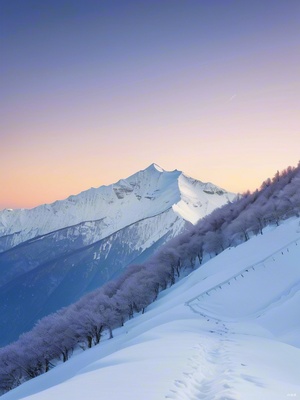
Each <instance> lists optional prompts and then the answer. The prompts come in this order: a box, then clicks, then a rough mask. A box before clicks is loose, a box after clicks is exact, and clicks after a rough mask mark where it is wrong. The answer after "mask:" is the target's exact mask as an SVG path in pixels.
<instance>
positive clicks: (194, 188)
mask: <svg viewBox="0 0 300 400" xmlns="http://www.w3.org/2000/svg"><path fill="white" fill-rule="evenodd" d="M234 196H235V195H234V194H233V193H228V192H226V191H225V190H224V189H221V188H219V187H217V186H215V185H213V184H211V183H203V182H200V181H197V180H195V179H192V178H190V177H188V176H186V175H184V174H183V173H182V172H181V171H177V170H175V171H172V172H169V171H164V170H163V169H162V168H160V167H159V166H157V165H156V164H152V165H150V166H149V167H148V168H146V169H145V170H142V171H139V172H137V173H136V174H134V175H132V176H130V177H129V178H127V179H121V180H120V181H118V182H117V183H114V184H112V185H109V186H100V187H99V188H97V189H95V188H91V189H89V190H86V191H84V192H82V193H80V194H78V195H76V196H70V197H68V198H67V199H65V200H60V201H56V202H54V203H52V204H44V205H41V206H38V207H35V208H33V209H29V210H27V209H17V210H11V209H5V210H3V211H1V212H0V237H2V239H1V240H0V250H1V249H2V250H7V249H9V248H10V247H13V246H16V245H17V244H19V243H22V242H24V241H26V240H29V239H32V238H34V237H37V236H41V235H44V234H47V233H49V232H53V231H56V230H59V229H62V228H65V227H68V226H74V225H78V224H80V223H82V222H87V221H98V224H97V227H98V230H97V232H95V230H93V231H92V233H91V236H92V237H91V238H90V240H88V237H86V238H85V240H86V244H87V243H88V242H91V241H95V239H94V238H95V235H96V237H97V240H100V239H102V238H104V237H106V236H108V235H110V234H111V233H113V232H116V231H117V230H120V229H122V228H124V227H125V226H128V225H130V224H132V223H134V222H136V221H139V220H142V219H145V218H148V217H153V216H154V215H157V214H160V213H162V212H165V211H167V210H168V209H170V208H172V209H173V211H174V212H175V213H176V214H177V215H179V216H180V217H181V218H183V219H184V220H186V221H189V222H191V223H195V222H197V221H198V220H199V219H200V218H203V217H204V216H205V215H207V214H208V213H210V212H211V211H212V210H213V209H214V208H216V207H220V206H222V205H223V204H225V203H226V202H227V201H229V200H232V199H233V198H234ZM86 236H87V232H86Z"/></svg>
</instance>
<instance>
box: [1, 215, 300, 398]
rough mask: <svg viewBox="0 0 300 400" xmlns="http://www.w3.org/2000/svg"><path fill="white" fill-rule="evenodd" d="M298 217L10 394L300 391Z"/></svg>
mask: <svg viewBox="0 0 300 400" xmlns="http://www.w3.org/2000/svg"><path fill="white" fill-rule="evenodd" d="M299 260H300V219H299V218H292V219H290V220H287V221H285V222H284V223H282V225H280V226H279V227H276V228H275V227H271V228H270V227H269V228H266V229H265V231H264V234H263V235H258V236H255V237H253V238H252V239H251V240H249V241H247V242H245V243H243V244H241V245H240V246H238V247H236V248H228V249H227V250H225V251H224V252H223V253H221V254H220V255H218V256H216V257H215V258H213V259H211V260H210V261H208V262H207V263H205V264H204V265H202V266H201V267H200V268H199V269H198V270H196V271H194V272H193V273H191V274H190V275H189V276H188V277H186V278H184V279H182V280H181V281H179V282H178V283H177V284H175V285H174V286H172V287H171V288H170V289H168V290H166V291H164V292H162V293H161V294H160V296H159V299H158V300H157V301H156V302H155V303H153V304H152V305H151V306H150V307H149V308H148V309H147V311H146V313H145V314H143V315H139V316H136V317H135V318H134V319H132V320H130V321H128V322H127V323H126V324H125V326H124V327H122V328H119V329H117V330H116V331H115V338H114V339H111V340H106V341H103V342H102V343H101V344H100V345H99V346H96V347H94V348H92V349H90V350H88V351H85V352H80V353H79V354H77V355H74V356H73V358H71V360H69V361H68V362H67V363H65V364H62V365H59V366H57V367H56V368H54V369H53V370H51V371H50V372H48V373H46V374H44V375H42V376H39V377H38V378H35V379H33V380H31V381H28V382H26V383H25V384H23V385H22V386H20V387H18V388H16V389H15V390H13V391H11V392H9V393H7V394H6V395H4V396H3V400H18V399H23V398H26V399H27V400H50V399H54V398H55V399H64V400H83V399H86V398H88V399H91V400H93V399H98V398H99V397H101V398H103V399H107V400H108V399H109V400H120V399H130V400H140V399H143V400H158V399H166V398H168V399H175V400H179V399H181V400H183V399H185V400H198V399H204V400H210V399H216V400H221V399H223V400H225V399H227V400H229V399H230V400H238V399H241V400H263V399H264V400H282V399H286V398H296V397H298V396H299V395H300V379H299V376H300V341H299V337H300V335H299V334H300V319H299V308H300V291H299V289H300V284H299V281H300V264H299Z"/></svg>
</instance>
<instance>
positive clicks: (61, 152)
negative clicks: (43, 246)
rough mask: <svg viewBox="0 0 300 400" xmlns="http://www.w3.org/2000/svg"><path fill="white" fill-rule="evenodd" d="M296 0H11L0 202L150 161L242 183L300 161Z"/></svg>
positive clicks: (5, 15)
mask: <svg viewBox="0 0 300 400" xmlns="http://www.w3.org/2000/svg"><path fill="white" fill-rule="evenodd" d="M299 20H300V1H299V0H282V1H279V0H272V1H270V0H259V1H256V0H254V1H243V0H236V1H234V0H233V1H231V0H222V1H217V0H201V1H200V0H197V1H189V0H186V1H183V0H180V1H178V0H159V1H156V0H147V1H141V0H140V1H126V0H119V1H113V0H109V1H100V0H99V1H91V0H84V1H83V0H82V1H81V0H79V1H74V0H73V1H65V0H52V1H48V0H43V1H40V0H36V1H33V0H0V35H1V36H0V54H1V59H0V141H1V142H0V209H1V208H5V207H8V208H16V207H33V206H36V205H38V204H41V203H48V202H52V201H54V200H56V199H61V198H65V197H67V196H68V195H70V194H76V193H78V192H80V191H82V190H85V189H88V188H89V187H91V186H94V187H97V186H100V185H102V184H110V183H113V182H114V181H116V180H118V179H120V178H125V177H127V176H128V175H131V174H132V173H134V172H136V171H138V170H140V169H143V168H146V167H147V166H148V165H149V164H151V163H152V162H155V163H157V164H159V165H160V166H161V167H162V168H164V169H166V170H173V169H175V168H177V169H179V170H183V171H184V172H185V173H186V174H188V175H190V176H192V177H194V178H197V179H200V180H202V181H212V182H214V183H215V184H218V185H220V186H222V187H224V188H225V189H228V190H231V191H239V192H241V191H244V190H246V189H250V190H252V189H255V188H256V187H258V186H259V185H260V183H261V181H262V180H264V179H266V178H267V177H268V176H272V175H274V173H275V172H276V170H280V169H283V168H285V167H287V166H288V165H296V164H297V162H298V160H299V159H300V152H299V149H300V68H299V65H300V28H299Z"/></svg>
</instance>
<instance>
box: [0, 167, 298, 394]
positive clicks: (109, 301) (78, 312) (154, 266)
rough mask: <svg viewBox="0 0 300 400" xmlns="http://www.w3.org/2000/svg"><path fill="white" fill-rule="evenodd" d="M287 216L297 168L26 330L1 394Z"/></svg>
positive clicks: (7, 364) (7, 352)
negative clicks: (185, 275)
mask: <svg viewBox="0 0 300 400" xmlns="http://www.w3.org/2000/svg"><path fill="white" fill-rule="evenodd" d="M291 216H298V217H299V216H300V162H299V163H298V166H297V167H294V168H293V167H288V168H287V169H285V170H284V171H282V172H281V173H279V172H277V173H276V174H275V176H274V177H273V178H272V179H267V180H266V181H265V182H263V184H262V185H261V187H260V189H258V190H256V191H255V192H253V193H250V192H246V193H244V194H242V195H239V196H237V198H236V199H235V200H234V201H233V202H230V203H227V204H226V205H224V206H223V207H221V208H218V209H216V210H214V211H213V212H212V213H211V214H209V215H208V216H206V217H205V218H203V219H202V220H200V221H199V222H198V224H196V225H195V226H193V227H192V228H190V229H188V230H187V231H186V232H184V233H183V234H181V235H179V236H177V237H176V238H174V239H172V240H171V241H169V242H168V243H167V244H166V245H164V246H163V247H162V248H161V249H160V250H159V251H158V252H157V253H156V254H155V255H154V256H153V257H151V258H150V259H149V260H148V261H147V262H145V263H144V264H140V265H132V266H130V267H129V268H127V269H126V271H125V272H124V274H123V275H122V276H121V277H119V278H118V279H116V280H114V281H111V282H108V283H107V284H105V285H104V286H102V287H100V288H99V289H97V290H95V291H93V292H91V293H89V294H87V295H85V296H84V297H82V298H81V299H80V300H79V301H77V302H76V303H74V304H72V305H70V306H69V307H65V308H63V309H61V310H59V311H57V312H55V313H52V314H50V315H48V316H46V317H44V318H42V319H41V320H40V321H38V322H37V324H36V325H35V326H34V328H33V329H32V330H31V331H30V332H27V333H24V334H22V335H21V336H20V338H19V339H18V340H17V341H16V342H13V343H11V344H9V345H8V346H6V347H3V348H1V349H0V393H2V394H3V393H5V392H7V391H9V390H11V389H13V388H15V387H16V386H18V385H20V384H21V383H23V382H25V381H26V380H29V379H31V378H34V377H36V376H38V375H41V374H43V373H45V372H47V371H49V369H50V368H52V367H53V366H54V365H55V363H57V362H58V361H63V362H65V361H67V360H68V359H69V357H70V356H71V355H72V353H73V351H74V350H75V349H76V348H78V347H81V348H83V349H86V348H91V347H92V346H94V345H98V344H99V343H100V341H101V338H102V337H103V334H104V333H106V334H107V335H108V336H109V337H110V338H112V337H113V330H114V329H115V328H117V327H120V326H122V325H123V324H124V323H125V321H127V320H128V319H131V318H133V316H134V314H135V313H143V312H144V311H145V308H146V307H147V306H148V305H149V304H151V303H152V302H153V301H155V300H156V298H157V296H158V294H159V293H160V292H161V291H162V290H164V289H166V288H167V287H169V286H171V285H173V284H174V283H175V282H176V280H177V279H178V278H179V277H180V275H181V274H182V272H183V271H187V270H188V271H189V270H191V269H194V268H196V267H199V266H200V265H201V264H202V263H203V262H204V260H205V259H207V258H211V257H213V256H215V255H217V254H218V253H220V252H221V251H223V250H225V249H226V248H228V247H231V246H236V245H238V244H240V243H242V242H243V241H247V240H249V238H250V237H251V236H252V235H258V234H263V229H264V228H265V227H266V226H267V225H270V224H275V225H279V223H280V221H281V220H284V219H287V218H289V217H291Z"/></svg>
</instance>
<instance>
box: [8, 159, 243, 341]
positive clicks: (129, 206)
mask: <svg viewBox="0 0 300 400" xmlns="http://www.w3.org/2000/svg"><path fill="white" fill-rule="evenodd" d="M234 196H235V195H234V194H232V193H228V192H226V191H225V190H224V189H221V188H219V187H217V186H214V185H213V184H211V183H202V182H200V181H197V180H194V179H192V178H190V177H187V176H186V175H184V174H183V173H182V172H180V171H177V170H175V171H172V172H168V171H164V170H162V169H161V168H160V167H158V166H157V165H155V164H152V165H150V166H149V167H148V168H147V169H145V170H143V171H140V172H138V173H136V174H134V175H132V176H130V177H129V178H127V179H122V180H120V181H119V182H117V183H115V184H113V185H110V186H101V187H99V188H98V189H89V190H87V191H85V192H82V193H80V194H78V195H77V196H70V197H69V198H68V199H66V200H62V201H57V202H55V203H53V204H50V205H42V206H39V207H36V208H34V209H31V210H23V209H22V210H4V211H2V212H1V213H0V232H1V235H2V237H0V249H2V252H1V253H0V269H1V276H0V288H1V290H0V331H1V335H0V345H4V344H7V343H9V342H10V341H12V340H15V339H17V337H18V336H19V334H21V333H22V332H24V331H26V330H29V329H31V328H32V326H33V324H34V323H35V322H36V321H37V320H38V319H39V318H41V317H43V316H44V315H46V314H48V313H51V312H53V311H56V310H57V309H59V308H61V307H64V306H66V305H69V304H71V303H73V302H75V301H76V300H78V298H79V297H81V296H82V295H83V294H85V293H88V292H89V291H91V290H93V289H95V288H97V287H99V286H101V285H103V284H104V283H105V282H107V281H108V280H110V279H112V278H114V277H116V276H118V275H119V274H120V273H121V272H122V271H123V270H124V269H125V268H126V267H127V266H128V265H129V264H132V263H139V262H143V261H144V260H145V259H146V258H147V257H148V256H149V255H151V254H152V253H153V252H154V251H155V249H157V248H158V247H159V246H160V245H162V244H163V243H165V242H166V241H167V240H168V239H170V238H172V237H174V236H176V235H177V234H179V233H180V232H182V231H183V230H184V228H185V226H186V224H190V223H195V222H196V221H198V220H199V219H200V218H202V217H204V216H205V215H207V214H209V213H210V212H211V211H213V210H214V209H215V208H216V207H220V206H222V205H223V204H225V203H226V202H228V201H230V200H232V199H233V198H234ZM8 324H9V326H10V329H7V326H8Z"/></svg>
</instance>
